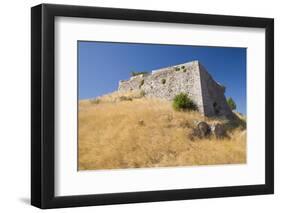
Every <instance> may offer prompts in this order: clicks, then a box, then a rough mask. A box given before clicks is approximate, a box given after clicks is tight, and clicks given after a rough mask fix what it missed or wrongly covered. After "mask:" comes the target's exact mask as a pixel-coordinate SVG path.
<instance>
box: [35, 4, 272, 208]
mask: <svg viewBox="0 0 281 213" xmlns="http://www.w3.org/2000/svg"><path fill="white" fill-rule="evenodd" d="M31 41H32V42H31V43H32V44H31V50H32V54H31V58H32V63H31V72H32V73H31V76H32V79H31V83H32V85H31V89H32V92H31V96H32V102H31V105H32V117H31V121H32V122H31V123H32V126H31V127H32V134H31V135H32V137H31V138H32V139H31V149H32V150H31V153H32V154H31V203H32V205H34V206H37V207H39V208H59V207H74V206H89V205H105V204H122V203H137V202H153V201H169V200H182V199H197V198H215V197H227V196H243V195H259V194H272V193H273V191H274V160H273V159H274V155H273V154H274V152H273V145H274V144H273V140H274V90H273V88H274V84H273V83H274V73H273V71H274V21H273V19H270V18H254V17H238V16H222V15H207V14H192V13H177V12H164V11H146V10H129V9H113V8H100V7H85V6H66V5H52V4H42V5H38V6H35V7H33V8H32V9H31Z"/></svg>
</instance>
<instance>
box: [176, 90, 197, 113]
mask: <svg viewBox="0 0 281 213" xmlns="http://www.w3.org/2000/svg"><path fill="white" fill-rule="evenodd" d="M173 108H174V109H175V110H176V111H181V110H188V111H189V110H197V106H196V104H195V103H194V102H193V101H192V100H191V99H190V98H189V97H188V96H187V94H185V93H180V94H178V95H176V96H175V97H174V99H173Z"/></svg>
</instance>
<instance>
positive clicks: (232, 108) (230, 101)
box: [227, 97, 236, 110]
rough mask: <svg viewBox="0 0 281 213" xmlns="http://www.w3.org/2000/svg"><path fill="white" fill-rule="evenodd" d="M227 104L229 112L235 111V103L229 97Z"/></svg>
mask: <svg viewBox="0 0 281 213" xmlns="http://www.w3.org/2000/svg"><path fill="white" fill-rule="evenodd" d="M227 104H228V106H229V107H230V109H231V110H235V109H236V103H235V101H234V100H233V99H232V98H231V97H229V98H228V99H227Z"/></svg>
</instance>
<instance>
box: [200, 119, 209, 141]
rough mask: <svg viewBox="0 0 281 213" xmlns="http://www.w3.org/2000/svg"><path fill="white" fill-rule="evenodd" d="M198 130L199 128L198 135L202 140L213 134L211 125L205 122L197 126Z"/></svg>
mask: <svg viewBox="0 0 281 213" xmlns="http://www.w3.org/2000/svg"><path fill="white" fill-rule="evenodd" d="M196 128H197V131H196V132H197V134H199V137H201V138H204V137H207V136H209V135H210V133H211V128H210V126H209V124H207V123H206V122H204V121H200V122H199V123H198V124H197V127H196Z"/></svg>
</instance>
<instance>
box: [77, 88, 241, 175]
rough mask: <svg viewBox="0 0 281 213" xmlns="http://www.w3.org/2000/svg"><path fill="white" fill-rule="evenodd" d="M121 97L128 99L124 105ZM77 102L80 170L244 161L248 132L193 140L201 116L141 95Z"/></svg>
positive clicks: (105, 97)
mask: <svg viewBox="0 0 281 213" xmlns="http://www.w3.org/2000/svg"><path fill="white" fill-rule="evenodd" d="M120 97H128V98H129V97H130V98H132V100H131V101H122V100H120ZM98 100H99V101H98V103H97V102H95V101H94V102H93V101H90V100H84V101H80V103H79V153H78V161H79V170H92V169H120V168H139V167H165V166H189V165H214V164H241V163H246V131H245V130H243V131H242V130H239V128H238V129H235V130H233V131H231V132H230V136H231V137H230V139H223V140H217V139H215V138H213V137H211V138H210V139H202V140H195V141H191V140H190V139H189V137H188V135H189V133H190V132H191V129H192V127H194V126H195V123H196V121H202V120H205V121H208V122H209V123H212V122H217V120H214V119H208V118H205V117H203V116H201V115H200V114H199V113H198V112H175V111H174V110H173V109H172V107H171V103H170V102H168V101H164V100H158V99H149V98H145V97H142V96H141V95H140V93H126V94H122V93H118V92H116V93H112V94H109V95H106V96H103V97H100V98H98Z"/></svg>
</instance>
